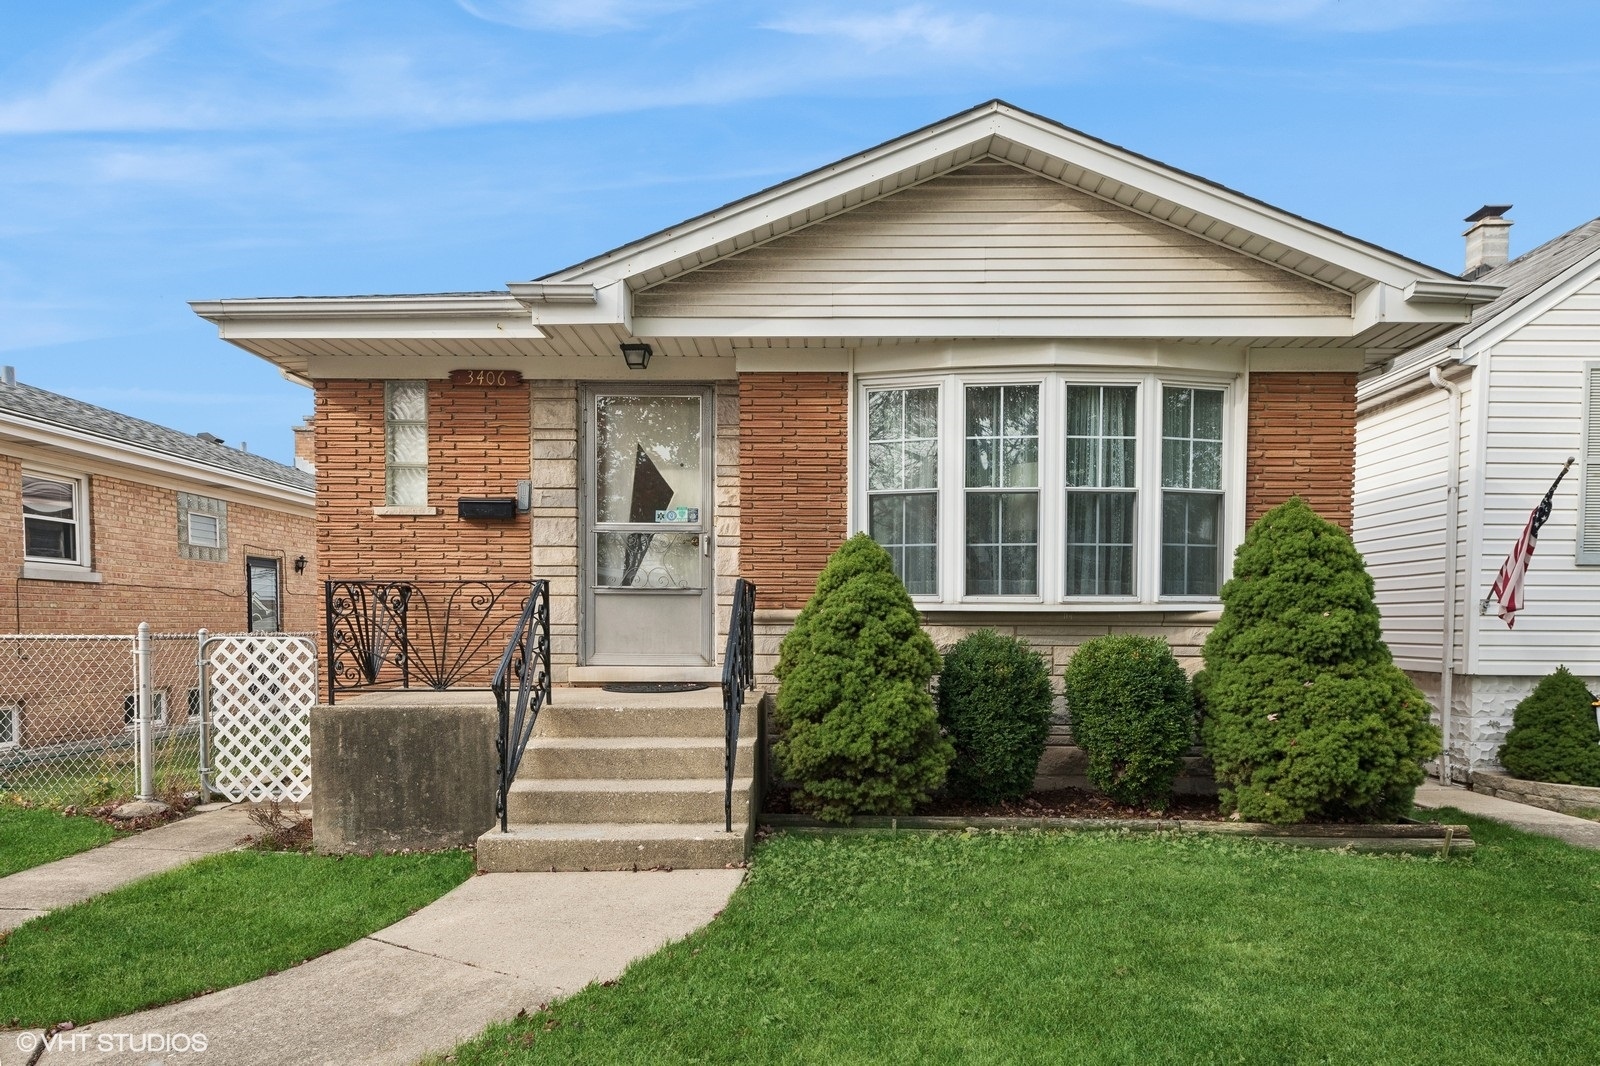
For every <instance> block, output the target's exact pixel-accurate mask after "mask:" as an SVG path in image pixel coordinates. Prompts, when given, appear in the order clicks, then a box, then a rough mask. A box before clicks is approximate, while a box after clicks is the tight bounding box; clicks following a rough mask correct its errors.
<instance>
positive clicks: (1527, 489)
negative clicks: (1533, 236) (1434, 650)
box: [1471, 278, 1600, 677]
mask: <svg viewBox="0 0 1600 1066" xmlns="http://www.w3.org/2000/svg"><path fill="white" fill-rule="evenodd" d="M1486 356H1487V358H1486V364H1487V367H1488V370H1489V373H1490V379H1489V381H1490V392H1489V398H1488V408H1487V424H1486V426H1485V437H1484V441H1483V455H1484V463H1485V466H1484V474H1485V476H1484V479H1483V494H1482V498H1481V499H1480V500H1479V501H1478V506H1477V512H1478V520H1479V522H1480V526H1479V545H1480V547H1479V554H1478V557H1477V559H1476V560H1475V562H1476V573H1474V574H1473V581H1472V584H1473V588H1472V592H1471V596H1472V603H1471V606H1472V611H1471V615H1472V621H1473V639H1472V656H1471V669H1472V671H1473V672H1475V673H1480V674H1496V675H1507V676H1519V675H1528V676H1540V675H1543V674H1546V673H1549V672H1550V671H1551V670H1554V669H1555V668H1556V667H1557V666H1559V665H1564V666H1566V667H1567V668H1568V669H1570V670H1571V671H1572V672H1573V673H1575V674H1578V675H1579V676H1580V677H1593V676H1595V675H1597V674H1600V640H1596V636H1595V634H1596V630H1597V628H1600V622H1597V619H1600V566H1593V565H1587V564H1582V563H1580V561H1579V560H1580V558H1582V557H1581V556H1580V550H1581V542H1580V539H1579V531H1580V528H1582V525H1583V517H1582V513H1581V511H1580V508H1583V507H1585V506H1590V507H1592V506H1593V504H1592V499H1593V497H1592V496H1589V497H1587V498H1586V497H1585V493H1584V488H1585V483H1586V482H1587V481H1589V480H1590V479H1592V478H1593V474H1592V473H1591V470H1592V469H1593V467H1592V466H1591V465H1590V464H1589V463H1588V462H1586V460H1587V458H1588V456H1587V455H1586V454H1585V448H1586V447H1589V446H1590V445H1589V444H1588V442H1586V440H1585V436H1584V424H1585V421H1586V420H1587V419H1591V418H1592V417H1593V407H1592V403H1591V400H1590V395H1591V394H1590V393H1589V391H1588V390H1589V389H1591V388H1592V387H1593V378H1592V377H1591V374H1592V371H1591V369H1590V368H1591V367H1592V366H1594V365H1595V364H1596V363H1600V278H1595V279H1593V280H1590V281H1589V282H1587V283H1586V284H1584V285H1582V286H1581V287H1579V288H1577V289H1575V291H1573V292H1572V293H1571V294H1570V295H1568V296H1566V297H1565V298H1564V299H1562V300H1561V301H1560V302H1559V303H1556V304H1555V305H1554V306H1552V307H1550V308H1549V309H1548V310H1546V311H1544V312H1543V313H1542V314H1540V315H1538V317H1536V318H1534V319H1533V320H1531V321H1530V322H1528V323H1527V324H1526V325H1523V326H1521V327H1520V328H1518V329H1517V330H1515V331H1514V332H1512V333H1511V334H1509V335H1508V336H1506V337H1505V338H1503V339H1501V340H1499V341H1497V342H1496V343H1495V345H1494V347H1493V348H1492V349H1491V350H1490V351H1489V352H1487V353H1486ZM1589 440H1591V441H1592V436H1591V437H1590V438H1589ZM1569 456H1576V457H1577V458H1578V460H1579V463H1578V464H1575V465H1574V466H1573V469H1572V471H1571V472H1570V473H1569V474H1568V475H1567V478H1566V480H1565V481H1563V482H1562V483H1561V487H1560V488H1559V489H1558V490H1557V491H1556V495H1555V499H1554V501H1553V507H1552V509H1551V513H1550V519H1549V521H1547V522H1546V523H1545V524H1544V527H1543V528H1542V529H1541V530H1540V531H1539V545H1538V549H1537V551H1536V552H1535V553H1534V557H1533V562H1532V565H1531V566H1530V567H1529V568H1528V576H1527V581H1526V585H1525V591H1526V606H1525V607H1524V608H1523V610H1522V611H1520V612H1518V614H1517V625H1516V628H1515V629H1514V630H1508V629H1507V628H1506V625H1505V623H1504V622H1502V621H1501V620H1500V619H1499V618H1498V617H1497V616H1495V615H1494V614H1493V613H1491V614H1489V615H1479V614H1478V611H1477V603H1478V602H1479V601H1480V600H1481V599H1482V598H1483V597H1484V596H1487V595H1488V591H1489V587H1490V585H1491V584H1492V583H1493V582H1494V577H1495V574H1496V572H1498V570H1499V568H1500V564H1501V563H1502V562H1503V561H1504V560H1505V557H1506V553H1507V552H1508V551H1510V550H1511V546H1512V545H1513V544H1514V543H1515V542H1516V539H1517V537H1518V536H1519V535H1520V534H1521V532H1522V528H1523V526H1524V525H1525V524H1526V523H1527V521H1528V515H1529V513H1530V512H1531V511H1532V510H1533V508H1534V507H1535V506H1536V505H1537V504H1538V503H1539V500H1540V499H1541V498H1542V497H1543V496H1544V494H1545V492H1546V491H1547V490H1548V489H1549V488H1550V483H1551V482H1552V481H1553V480H1555V476H1556V474H1557V473H1559V472H1560V470H1561V464H1562V463H1564V462H1566V460H1567V458H1568V457H1569ZM1491 611H1492V608H1491Z"/></svg>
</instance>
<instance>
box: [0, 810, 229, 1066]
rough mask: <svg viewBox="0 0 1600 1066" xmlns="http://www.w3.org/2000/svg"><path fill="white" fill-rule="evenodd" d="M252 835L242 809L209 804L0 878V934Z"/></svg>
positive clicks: (208, 853)
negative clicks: (173, 819)
mask: <svg viewBox="0 0 1600 1066" xmlns="http://www.w3.org/2000/svg"><path fill="white" fill-rule="evenodd" d="M251 832H252V827H251V825H250V821H249V819H248V818H247V817H246V816H245V812H244V808H243V807H235V806H231V805H228V804H220V803H218V804H208V805H207V806H205V807H202V808H200V809H199V812H198V813H196V814H191V815H189V816H188V817H186V818H180V819H179V820H178V821H176V822H172V823H170V824H168V825H164V826H161V827H160V828H157V829H147V830H145V831H144V832H142V833H135V834H133V835H132V836H127V837H123V838H122V839H121V840H113V841H112V842H111V843H109V844H105V845H102V846H100V847H98V848H91V849H90V850H89V851H80V852H79V853H78V854H76V855H69V856H67V857H66V858H65V859H57V860H56V861H55V862H47V863H45V864H44V865H43V866H35V867H33V868H32V869H28V870H22V871H19V872H18V873H14V874H12V875H11V876H9V877H0V933H3V932H6V931H7V930H11V929H15V928H16V927H17V926H19V925H21V924H22V923H23V922H25V921H27V920H28V919H29V918H37V917H38V916H39V915H41V914H43V913H45V912H46V911H53V910H55V909H56V908H58V907H66V906H69V905H71V904H73V903H80V902H82V901H83V900H86V899H88V898H90V897H91V896H98V895H100V894H101V893H102V892H110V891H111V890H112V889H113V888H120V887H122V886H123V885H125V884H127V883H128V882H129V881H137V880H138V879H139V878H141V877H149V876H150V875H151V874H158V873H161V872H162V871H163V870H170V869H172V868H173V867H175V866H182V865H183V864H184V863H187V862H193V861H194V860H196V859H198V858H201V857H202V856H206V855H215V854H216V853H218V852H221V851H230V850H232V849H233V848H234V847H236V846H237V845H238V843H239V838H240V837H243V836H246V835H248V834H249V833H251ZM4 1061H5V1060H4V1059H0V1062H4Z"/></svg>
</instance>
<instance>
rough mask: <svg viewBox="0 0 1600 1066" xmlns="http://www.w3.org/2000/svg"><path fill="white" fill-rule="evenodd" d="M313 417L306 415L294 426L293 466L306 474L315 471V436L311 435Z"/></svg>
mask: <svg viewBox="0 0 1600 1066" xmlns="http://www.w3.org/2000/svg"><path fill="white" fill-rule="evenodd" d="M315 417H316V416H315V415H306V420H305V421H304V422H302V423H300V424H299V425H298V426H295V427H294V466H295V469H296V470H304V471H305V472H306V473H308V474H315V473H316V472H317V448H316V438H315V437H314V436H312V433H313V429H314V427H313V426H312V424H311V423H312V420H313V419H314V418H315Z"/></svg>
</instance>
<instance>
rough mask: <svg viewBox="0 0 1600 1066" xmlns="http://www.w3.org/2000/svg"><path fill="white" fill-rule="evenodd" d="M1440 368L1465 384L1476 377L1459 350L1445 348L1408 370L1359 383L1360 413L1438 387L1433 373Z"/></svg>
mask: <svg viewBox="0 0 1600 1066" xmlns="http://www.w3.org/2000/svg"><path fill="white" fill-rule="evenodd" d="M1434 367H1438V368H1439V369H1440V371H1441V372H1442V373H1443V374H1444V376H1445V377H1446V378H1449V379H1450V380H1451V381H1461V380H1464V379H1466V378H1469V377H1471V376H1472V367H1471V366H1469V365H1466V364H1464V363H1463V362H1462V361H1461V350H1460V349H1459V348H1444V349H1441V350H1440V351H1439V353H1438V354H1437V355H1436V356H1435V357H1434V358H1432V359H1428V360H1425V361H1423V362H1421V363H1416V364H1413V365H1411V366H1408V367H1406V368H1405V369H1404V370H1401V371H1397V372H1390V373H1387V374H1379V375H1378V376H1377V377H1373V378H1368V379H1367V380H1365V381H1358V382H1357V383H1356V414H1357V415H1360V414H1362V413H1363V412H1366V411H1369V410H1371V409H1372V408H1374V407H1379V406H1382V405H1383V404H1388V403H1393V402H1394V401H1396V400H1402V399H1405V398H1406V397H1407V396H1410V395H1412V394H1413V393H1418V392H1426V391H1428V390H1429V389H1431V388H1433V387H1434V385H1433V383H1432V382H1431V381H1429V380H1428V375H1429V373H1430V372H1431V371H1432V370H1433V368H1434Z"/></svg>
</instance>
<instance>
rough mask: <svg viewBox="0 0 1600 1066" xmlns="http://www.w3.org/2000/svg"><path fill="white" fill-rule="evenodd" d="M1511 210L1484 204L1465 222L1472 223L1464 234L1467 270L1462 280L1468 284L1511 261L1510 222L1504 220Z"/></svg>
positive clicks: (1497, 205) (1506, 207) (1507, 205)
mask: <svg viewBox="0 0 1600 1066" xmlns="http://www.w3.org/2000/svg"><path fill="white" fill-rule="evenodd" d="M1509 210H1511V205H1510V204H1484V205H1483V206H1482V207H1480V208H1478V209H1477V210H1476V211H1474V212H1472V214H1470V215H1468V216H1467V217H1466V219H1465V220H1464V221H1467V222H1470V223H1472V225H1470V226H1468V227H1467V231H1466V233H1465V234H1464V236H1465V237H1466V238H1467V269H1466V270H1463V271H1462V272H1461V276H1462V277H1463V278H1465V279H1466V280H1468V281H1471V280H1473V279H1474V278H1481V277H1483V275H1485V274H1487V273H1488V272H1489V271H1491V270H1493V269H1494V268H1495V267H1498V266H1505V263H1506V260H1507V259H1509V258H1510V250H1511V220H1510V219H1509V218H1506V217H1505V213H1506V212H1507V211H1509Z"/></svg>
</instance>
